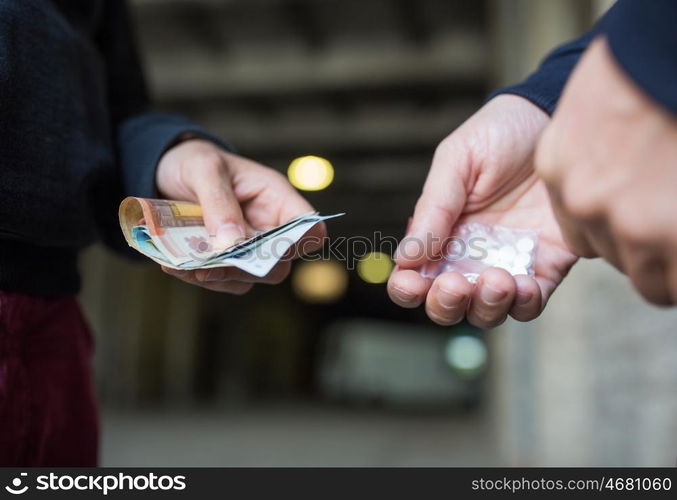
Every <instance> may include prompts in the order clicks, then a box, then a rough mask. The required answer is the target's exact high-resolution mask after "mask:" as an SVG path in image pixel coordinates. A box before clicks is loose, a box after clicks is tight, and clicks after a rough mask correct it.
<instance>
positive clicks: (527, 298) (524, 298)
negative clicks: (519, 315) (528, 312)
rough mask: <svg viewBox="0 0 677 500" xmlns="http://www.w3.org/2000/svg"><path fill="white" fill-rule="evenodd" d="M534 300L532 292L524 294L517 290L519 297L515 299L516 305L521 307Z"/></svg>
mask: <svg viewBox="0 0 677 500" xmlns="http://www.w3.org/2000/svg"><path fill="white" fill-rule="evenodd" d="M533 298H534V294H533V293H530V292H524V291H522V290H517V296H516V297H515V303H517V304H519V305H524V304H528V303H529V302H531V299H533Z"/></svg>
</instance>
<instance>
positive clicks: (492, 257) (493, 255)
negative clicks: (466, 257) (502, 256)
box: [482, 248, 498, 266]
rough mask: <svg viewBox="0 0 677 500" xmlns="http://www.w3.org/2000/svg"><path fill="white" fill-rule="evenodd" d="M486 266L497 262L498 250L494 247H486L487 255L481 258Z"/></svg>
mask: <svg viewBox="0 0 677 500" xmlns="http://www.w3.org/2000/svg"><path fill="white" fill-rule="evenodd" d="M482 261H483V262H484V263H485V264H486V265H487V266H494V265H496V264H497V263H498V250H496V249H495V248H489V249H487V255H486V257H484V259H482Z"/></svg>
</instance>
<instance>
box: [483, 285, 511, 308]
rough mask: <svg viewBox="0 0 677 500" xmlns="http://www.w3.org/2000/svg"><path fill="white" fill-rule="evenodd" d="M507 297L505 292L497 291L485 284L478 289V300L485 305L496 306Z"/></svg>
mask: <svg viewBox="0 0 677 500" xmlns="http://www.w3.org/2000/svg"><path fill="white" fill-rule="evenodd" d="M507 295H508V292H506V291H505V290H499V289H498V288H494V287H492V286H491V285H487V284H486V283H485V284H483V285H482V288H480V298H481V299H482V300H483V301H484V302H486V303H487V304H496V303H498V302H500V301H501V300H503V299H504V298H505V297H506V296H507Z"/></svg>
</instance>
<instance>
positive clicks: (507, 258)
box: [419, 222, 538, 283]
mask: <svg viewBox="0 0 677 500" xmlns="http://www.w3.org/2000/svg"><path fill="white" fill-rule="evenodd" d="M537 243H538V231H536V230H533V229H520V228H513V227H506V226H488V225H486V224H480V223H479V222H468V223H466V224H460V225H459V226H457V227H456V230H455V231H454V234H453V236H452V238H451V240H450V242H449V244H448V245H447V253H446V254H445V255H444V257H442V258H440V259H439V260H436V261H432V262H428V263H427V264H425V265H424V266H423V267H422V268H421V269H420V270H419V272H420V273H421V275H423V276H425V277H427V278H435V277H437V276H439V275H440V274H442V273H446V272H448V271H457V272H459V273H461V274H462V275H464V276H465V277H466V279H467V280H468V281H470V282H471V283H475V282H477V278H479V275H480V273H481V272H482V271H484V270H485V269H489V268H490V267H500V268H502V269H505V270H506V271H508V272H509V273H510V274H511V275H513V276H516V275H519V274H527V275H529V276H534V261H535V259H536V245H537Z"/></svg>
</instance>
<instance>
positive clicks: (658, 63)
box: [489, 0, 677, 114]
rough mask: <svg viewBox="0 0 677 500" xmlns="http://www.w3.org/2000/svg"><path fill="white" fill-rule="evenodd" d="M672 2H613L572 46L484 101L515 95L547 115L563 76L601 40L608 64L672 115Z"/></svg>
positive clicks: (676, 80) (676, 70) (675, 64)
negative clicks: (617, 67) (609, 54)
mask: <svg viewBox="0 0 677 500" xmlns="http://www.w3.org/2000/svg"><path fill="white" fill-rule="evenodd" d="M676 27H677V1H675V0H652V1H651V2H647V1H640V0H618V1H617V2H616V3H615V4H614V5H613V6H612V7H611V8H610V9H609V10H608V12H607V13H606V14H605V15H604V16H603V17H602V18H601V19H600V20H599V21H598V22H597V23H596V24H595V26H594V27H593V29H592V30H591V31H589V32H588V33H586V34H585V35H583V36H582V37H580V38H577V39H576V40H574V41H572V42H569V43H566V44H564V45H562V46H560V47H558V48H557V49H555V50H554V51H552V52H551V53H550V54H549V55H548V56H547V57H546V58H545V59H544V60H543V62H542V63H541V65H540V67H539V68H538V70H536V72H534V73H533V74H532V75H530V76H529V77H528V78H527V79H526V80H524V81H523V82H522V83H518V84H516V85H511V86H508V87H504V88H500V89H498V90H495V91H494V92H492V93H491V94H490V95H489V98H490V99H491V98H493V97H495V96H497V95H500V94H516V95H520V96H522V97H524V98H526V99H528V100H530V101H531V102H533V103H534V104H535V105H537V106H539V107H540V108H542V109H543V110H544V111H546V112H547V113H548V114H552V113H553V112H554V110H555V107H556V106H557V102H558V101H559V97H560V95H561V93H562V90H563V89H564V85H565V84H566V82H567V80H568V78H569V75H570V74H571V72H572V70H573V68H574V66H576V63H577V62H578V60H579V58H580V56H581V54H582V53H583V52H584V51H585V49H586V48H587V46H588V44H589V43H590V42H591V41H592V40H593V39H594V38H595V37H597V36H599V35H604V36H606V37H607V39H608V42H609V46H610V48H611V51H612V53H613V55H614V58H615V59H616V61H617V62H618V64H619V65H620V66H621V68H622V69H623V70H624V71H625V72H626V73H627V74H628V76H630V78H632V79H633V80H634V81H635V83H636V84H637V85H638V86H639V87H640V88H641V89H642V90H643V91H644V92H645V93H646V94H647V95H649V96H650V97H652V98H653V99H654V100H655V101H656V102H658V103H659V104H661V105H662V106H663V107H665V108H666V109H667V110H669V111H671V112H672V113H677V29H676Z"/></svg>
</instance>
